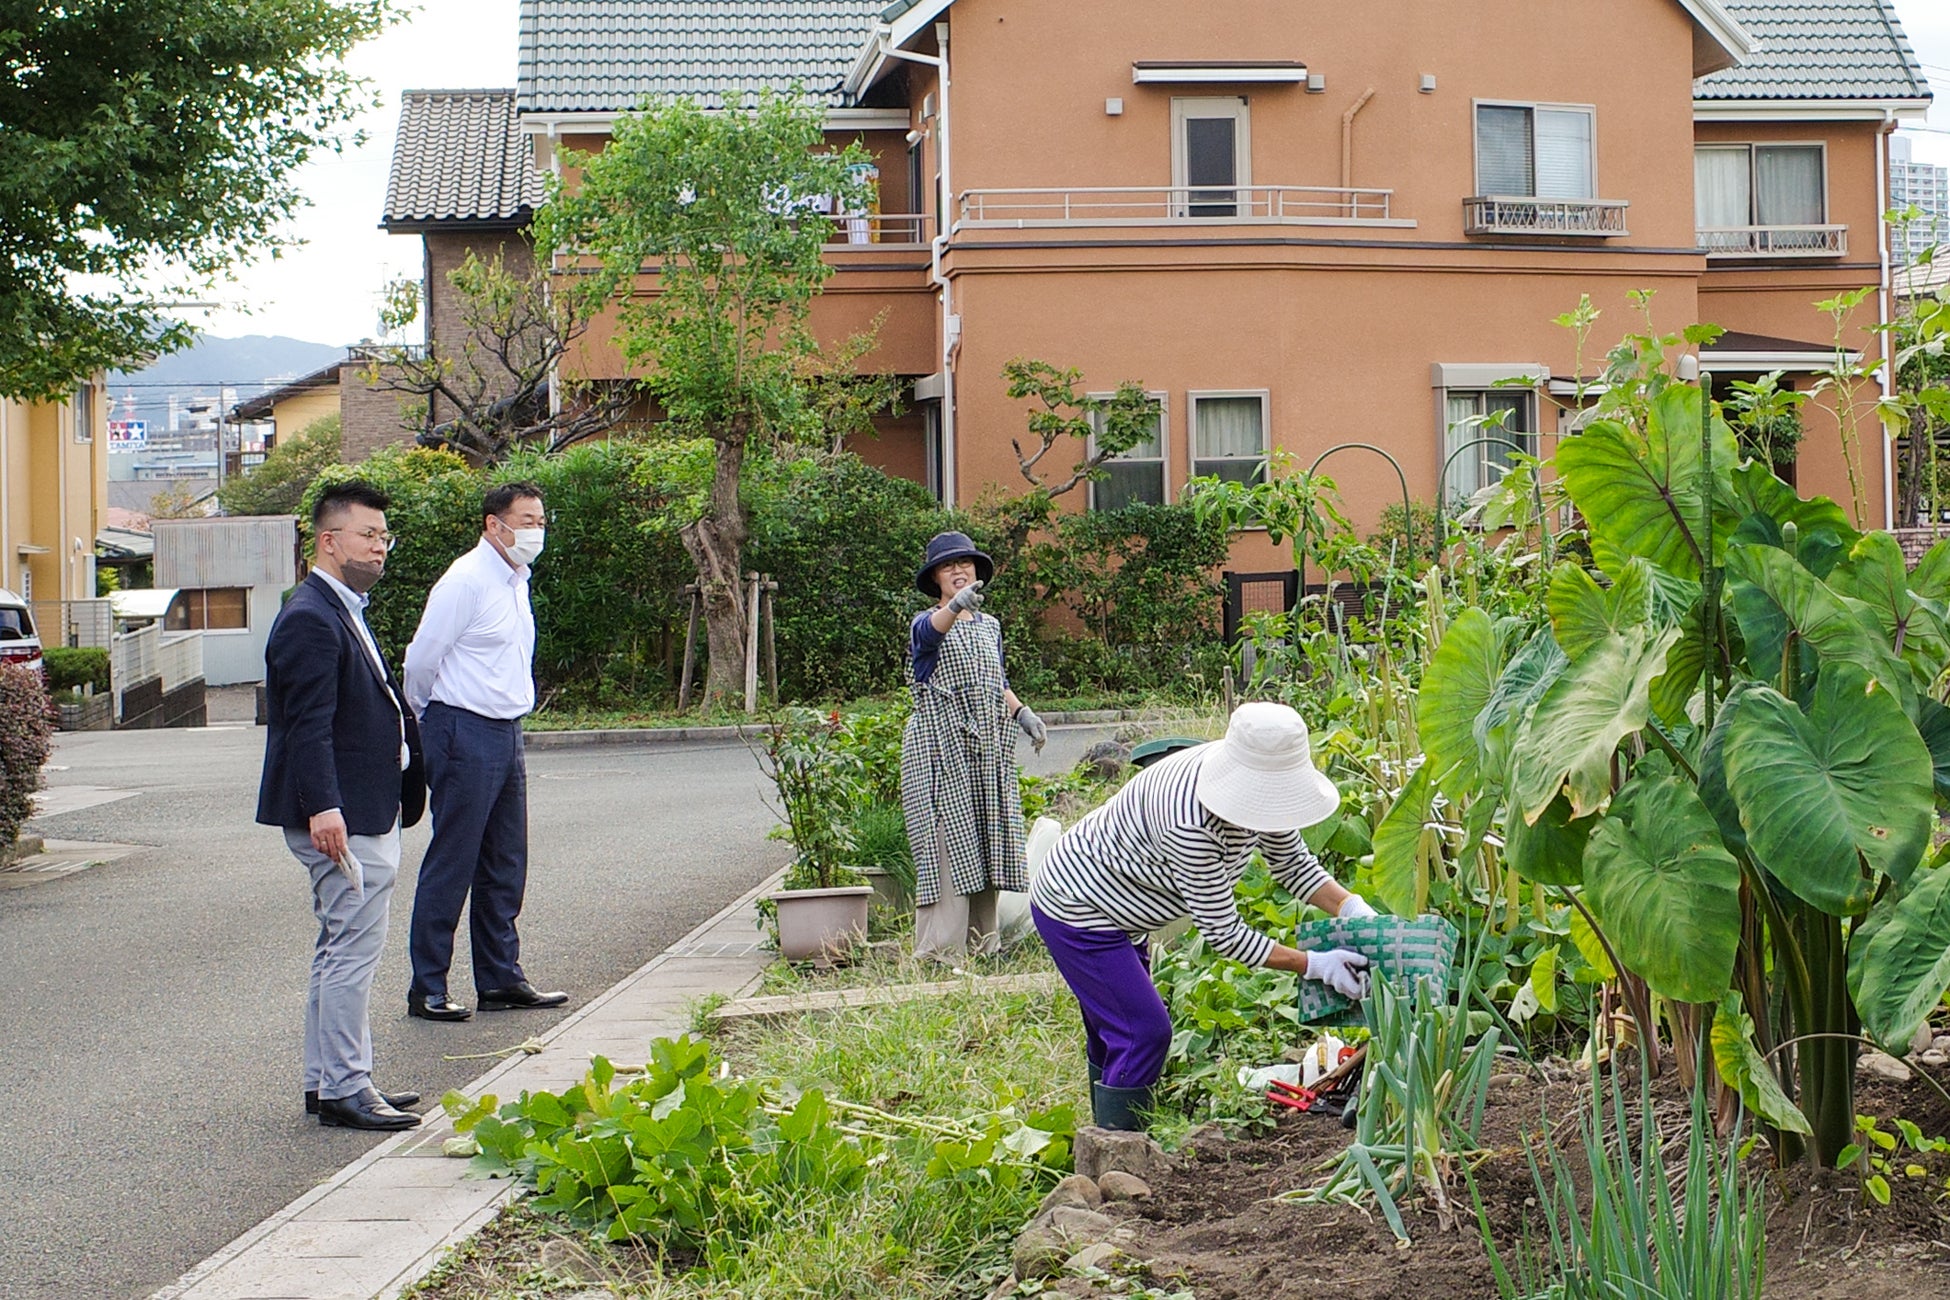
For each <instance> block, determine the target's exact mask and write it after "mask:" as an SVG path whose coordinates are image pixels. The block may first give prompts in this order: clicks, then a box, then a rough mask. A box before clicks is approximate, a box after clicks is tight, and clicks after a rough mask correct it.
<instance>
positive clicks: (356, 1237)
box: [149, 873, 783, 1300]
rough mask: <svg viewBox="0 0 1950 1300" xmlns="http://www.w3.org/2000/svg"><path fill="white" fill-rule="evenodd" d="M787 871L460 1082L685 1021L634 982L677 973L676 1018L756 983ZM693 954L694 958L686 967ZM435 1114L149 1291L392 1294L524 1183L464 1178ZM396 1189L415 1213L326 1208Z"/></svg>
mask: <svg viewBox="0 0 1950 1300" xmlns="http://www.w3.org/2000/svg"><path fill="white" fill-rule="evenodd" d="M782 876H783V873H777V874H774V875H772V876H769V877H767V878H766V879H765V880H764V881H762V882H760V883H759V884H758V885H757V886H756V887H754V888H752V889H751V890H749V891H747V892H746V893H745V894H744V895H742V896H741V897H739V898H738V899H737V900H736V901H734V902H733V903H731V904H730V905H729V906H727V907H725V908H723V909H721V910H720V911H719V912H717V913H716V914H715V915H713V916H712V917H710V918H709V919H708V920H706V921H704V922H703V923H702V924H700V925H698V926H697V927H696V928H694V929H693V930H691V932H690V933H688V934H686V935H685V936H684V937H683V938H681V939H679V940H678V941H677V942H676V943H674V944H672V945H671V946H670V947H668V948H666V949H664V950H663V951H662V952H660V953H658V954H656V955H655V956H653V957H651V958H650V959H649V960H648V961H647V962H645V963H644V964H643V965H642V966H639V967H638V968H637V969H636V970H635V971H633V972H631V973H630V974H629V975H626V976H624V977H623V979H621V980H619V981H618V982H617V983H616V984H614V985H612V986H611V987H610V988H608V989H607V990H605V991H604V992H602V993H599V994H597V995H596V996H595V997H593V998H591V999H590V1000H589V1001H588V1002H587V1003H585V1004H584V1005H583V1006H582V1007H580V1008H578V1009H577V1010H576V1011H575V1012H573V1013H572V1014H570V1015H568V1016H565V1017H564V1018H563V1019H562V1020H561V1021H559V1022H558V1023H557V1024H555V1025H554V1026H553V1027H551V1028H550V1029H549V1030H548V1031H547V1032H546V1033H544V1034H541V1035H539V1037H540V1038H541V1040H542V1042H543V1043H544V1044H546V1045H547V1046H548V1047H549V1048H551V1049H558V1048H559V1049H560V1050H552V1051H544V1052H542V1053H541V1054H539V1055H536V1056H526V1055H519V1054H518V1055H516V1056H514V1057H512V1058H510V1059H508V1060H505V1061H501V1062H498V1063H496V1064H495V1065H494V1066H493V1067H492V1068H491V1069H489V1070H488V1071H487V1072H486V1073H485V1074H482V1075H481V1076H480V1077H479V1078H476V1079H475V1080H473V1081H472V1082H470V1083H468V1084H467V1085H466V1086H464V1087H463V1088H461V1089H459V1091H461V1092H465V1093H468V1094H470V1095H476V1096H478V1095H479V1094H481V1093H483V1092H494V1093H497V1094H500V1095H503V1096H507V1095H512V1093H513V1092H516V1091H519V1090H520V1089H522V1088H531V1089H532V1088H535V1087H549V1088H562V1087H567V1086H568V1085H569V1083H570V1082H573V1080H568V1079H565V1078H564V1077H563V1076H564V1075H565V1074H566V1073H567V1072H568V1071H570V1070H572V1071H573V1073H574V1075H575V1076H576V1078H580V1077H581V1075H582V1073H583V1070H584V1069H585V1068H586V1066H587V1052H586V1045H588V1044H590V1043H591V1041H592V1039H593V1038H594V1037H595V1036H596V1035H597V1034H598V1033H600V1032H601V1031H603V1030H605V1029H606V1028H607V1029H609V1030H610V1031H611V1032H612V1033H615V1032H618V1029H619V1027H627V1032H628V1034H629V1035H630V1036H631V1037H632V1038H634V1037H637V1036H647V1035H648V1034H651V1033H656V1032H670V1033H676V1032H681V1031H682V1025H681V1023H680V1024H677V1025H673V1026H663V1027H652V1026H651V1024H650V1022H649V1021H647V1020H646V1019H645V1018H644V1011H643V1009H642V1008H641V1006H640V1005H638V1006H633V1005H630V1003H631V1002H632V1001H635V1002H638V1003H640V1002H641V999H632V996H631V995H633V994H636V993H637V992H638V991H639V986H642V985H644V984H645V982H646V981H648V980H655V979H657V978H658V977H659V976H665V977H668V976H678V977H679V978H675V979H669V980H668V981H667V982H668V984H669V985H671V986H672V989H671V990H670V991H671V992H672V993H674V996H670V997H667V998H665V999H664V1000H665V1001H667V1002H668V1003H669V1005H668V1006H667V1007H660V1008H656V1009H657V1010H658V1011H660V1012H667V1013H668V1014H669V1015H670V1016H672V1017H673V1018H680V1019H681V1018H683V1017H685V1016H687V1014H688V1009H689V1006H690V1004H691V1003H692V1002H693V1001H695V1000H696V999H697V998H698V997H700V996H702V995H704V994H707V993H711V992H724V993H729V994H731V995H732V996H738V995H739V994H742V993H745V992H747V991H749V990H750V989H752V988H754V987H756V986H757V984H758V982H759V980H760V978H761V977H762V976H763V974H764V968H765V966H766V965H767V964H768V963H769V962H770V960H771V954H770V953H759V952H757V951H756V949H757V939H756V936H757V934H758V931H757V930H756V929H755V928H754V927H753V926H752V925H751V920H750V918H751V916H752V914H753V908H754V905H755V904H756V902H757V900H758V899H759V898H760V897H762V896H763V895H765V894H766V893H768V892H770V891H771V890H773V889H776V888H777V887H778V883H779V881H780V879H781V878H782ZM719 930H724V931H725V932H726V933H727V934H730V935H735V936H736V940H737V941H736V942H734V941H731V940H728V939H722V938H714V937H713V933H712V932H713V931H719ZM748 937H749V942H746V941H745V940H746V939H747V938H748ZM734 950H736V951H734ZM686 966H693V967H694V968H695V969H694V970H692V971H688V972H687V971H686V969H685V968H686ZM727 967H730V969H727ZM747 968H748V969H747ZM686 975H688V978H683V977H684V976H686ZM726 976H732V977H733V978H731V979H726V978H725V977H726ZM619 1003H620V1004H622V1005H619ZM534 1076H539V1077H534ZM510 1084H512V1085H513V1086H512V1087H511V1086H509V1085H510ZM428 1121H429V1122H427V1123H425V1124H423V1125H422V1126H421V1127H419V1128H416V1129H410V1130H408V1131H407V1132H404V1133H400V1134H397V1135H395V1136H394V1137H391V1138H389V1139H387V1140H386V1141H384V1142H382V1143H380V1144H379V1145H378V1146H375V1147H373V1148H372V1149H371V1150H370V1151H368V1152H366V1153H365V1154H364V1155H362V1156H360V1157H359V1158H358V1159H357V1160H355V1161H353V1162H352V1163H351V1164H349V1165H347V1166H346V1167H345V1168H344V1169H342V1170H340V1171H339V1172H338V1173H337V1174H336V1175H334V1176H333V1177H332V1178H330V1179H328V1180H327V1181H326V1182H324V1183H321V1184H320V1185H319V1186H317V1187H314V1188H312V1189H311V1190H310V1191H308V1192H306V1193H304V1194H303V1195H302V1196H300V1197H298V1198H297V1199H296V1200H294V1201H292V1202H291V1203H290V1204H289V1205H287V1206H285V1207H284V1208H283V1209H281V1210H278V1211H277V1212H275V1213H274V1214H272V1215H271V1216H270V1217H268V1218H266V1219H265V1220H264V1221H263V1222H261V1223H259V1224H257V1225H256V1226H255V1227H253V1228H250V1229H249V1230H247V1231H246V1232H244V1233H243V1234H242V1235H241V1236H239V1237H238V1238H237V1239H236V1240H235V1241H232V1242H231V1243H230V1244H229V1245H227V1246H225V1247H223V1248H222V1249H221V1250H219V1251H217V1252H216V1253H215V1254H213V1255H211V1256H210V1257H209V1258H208V1259H205V1260H204V1261H203V1262H202V1263H200V1264H198V1265H197V1266H196V1267H194V1268H192V1269H191V1270H190V1271H189V1272H187V1273H185V1274H184V1275H183V1276H182V1277H181V1278H179V1279H177V1280H176V1281H175V1282H173V1283H171V1284H169V1285H168V1286H165V1287H163V1288H162V1289H160V1290H158V1291H156V1292H154V1293H153V1294H152V1295H151V1296H150V1297H149V1300H266V1298H269V1297H277V1298H279V1300H393V1298H394V1297H397V1296H398V1295H399V1294H400V1292H401V1291H403V1290H405V1289H406V1288H407V1287H409V1286H411V1285H412V1284H413V1283H414V1282H416V1281H418V1280H419V1279H420V1278H421V1277H423V1276H424V1275H425V1274H426V1273H427V1272H428V1271H430V1270H431V1269H432V1268H433V1267H434V1265H435V1264H437V1263H438V1262H439V1261H440V1260H441V1259H442V1258H444V1257H445V1256H446V1254H447V1252H448V1251H449V1250H450V1249H451V1248H452V1247H454V1246H456V1245H459V1244H460V1243H461V1242H463V1241H466V1240H467V1239H468V1238H470V1237H472V1236H473V1235H474V1234H475V1233H477V1232H479V1231H480V1230H481V1229H482V1228H483V1227H485V1226H486V1225H487V1223H488V1222H489V1221H490V1220H491V1219H493V1218H494V1216H495V1215H497V1214H499V1213H500V1211H501V1208H502V1207H503V1205H505V1204H506V1203H507V1202H508V1201H510V1200H512V1199H514V1196H515V1194H516V1192H517V1191H518V1189H519V1185H518V1184H517V1183H515V1182H514V1181H512V1180H499V1181H495V1182H492V1183H491V1182H489V1181H488V1180H484V1179H463V1177H462V1174H463V1172H464V1170H465V1168H466V1164H467V1162H465V1161H462V1160H455V1159H451V1158H448V1157H445V1156H443V1155H442V1154H441V1149H440V1144H441V1142H442V1140H443V1139H445V1138H447V1137H451V1136H453V1126H452V1121H450V1120H449V1119H448V1118H447V1117H446V1115H445V1114H444V1113H443V1112H442V1111H441V1110H440V1108H439V1106H438V1105H437V1104H436V1105H435V1106H434V1107H433V1109H432V1110H430V1111H429V1112H428ZM388 1197H391V1198H393V1199H394V1200H395V1201H396V1202H397V1201H400V1200H404V1201H406V1202H407V1203H409V1204H411V1206H412V1210H411V1211H410V1217H408V1216H406V1215H389V1214H386V1213H385V1212H384V1211H383V1209H379V1208H375V1209H372V1210H371V1211H370V1212H369V1213H367V1212H363V1211H360V1212H355V1213H349V1214H343V1215H341V1216H340V1217H337V1218H334V1217H332V1215H331V1214H330V1212H329V1205H330V1203H331V1202H332V1201H333V1200H334V1198H336V1199H337V1201H339V1202H353V1203H354V1204H353V1205H351V1206H348V1207H347V1208H349V1209H353V1210H355V1211H358V1210H359V1209H360V1207H361V1206H364V1205H365V1204H367V1202H368V1201H370V1202H372V1203H374V1204H377V1203H378V1202H380V1201H383V1200H385V1199H386V1198H388ZM347 1246H352V1247H356V1248H357V1250H356V1253H351V1252H348V1251H347V1249H346V1247H347ZM382 1256H383V1258H380V1257H382Z"/></svg>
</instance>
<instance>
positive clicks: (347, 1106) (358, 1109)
mask: <svg viewBox="0 0 1950 1300" xmlns="http://www.w3.org/2000/svg"><path fill="white" fill-rule="evenodd" d="M318 1123H319V1125H320V1126H321V1127H323V1128H361V1129H369V1130H373V1131H376V1132H394V1131H397V1130H399V1129H404V1128H418V1127H419V1124H420V1117H419V1116H418V1115H415V1114H413V1113H412V1112H410V1111H404V1110H394V1109H393V1108H392V1107H391V1106H388V1105H387V1104H386V1099H385V1098H384V1097H382V1096H380V1095H379V1092H378V1090H377V1089H374V1088H367V1089H365V1090H364V1091H362V1092H359V1093H355V1094H354V1095H353V1096H350V1097H335V1098H321V1099H320V1101H319V1103H318Z"/></svg>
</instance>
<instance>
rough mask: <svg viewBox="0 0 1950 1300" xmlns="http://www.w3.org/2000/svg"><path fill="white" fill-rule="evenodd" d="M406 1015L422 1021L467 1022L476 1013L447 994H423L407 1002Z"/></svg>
mask: <svg viewBox="0 0 1950 1300" xmlns="http://www.w3.org/2000/svg"><path fill="white" fill-rule="evenodd" d="M406 1014H407V1015H409V1016H418V1017H419V1018H420V1019H422V1020H465V1019H467V1018H468V1017H469V1016H471V1015H473V1014H474V1012H473V1011H472V1010H471V1009H469V1008H467V1007H464V1006H462V1005H461V1004H460V1003H458V1002H456V1001H454V1000H453V999H452V998H450V997H448V996H447V995H446V994H445V993H423V994H418V995H416V996H414V997H410V998H408V999H407V1000H406Z"/></svg>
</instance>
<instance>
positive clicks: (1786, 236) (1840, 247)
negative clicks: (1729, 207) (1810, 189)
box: [1699, 226, 1848, 257]
mask: <svg viewBox="0 0 1950 1300" xmlns="http://www.w3.org/2000/svg"><path fill="white" fill-rule="evenodd" d="M1699 246H1700V251H1701V252H1703V253H1705V254H1706V255H1707V256H1708V257H1840V256H1842V255H1843V254H1845V253H1847V252H1848V227H1847V226H1706V227H1702V228H1701V230H1700V232H1699Z"/></svg>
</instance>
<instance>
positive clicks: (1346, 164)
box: [1341, 86, 1374, 190]
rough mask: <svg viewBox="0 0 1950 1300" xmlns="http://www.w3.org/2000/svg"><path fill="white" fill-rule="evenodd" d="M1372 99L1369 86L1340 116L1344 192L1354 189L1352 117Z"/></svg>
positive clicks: (1342, 184) (1371, 88)
mask: <svg viewBox="0 0 1950 1300" xmlns="http://www.w3.org/2000/svg"><path fill="white" fill-rule="evenodd" d="M1373 98H1374V87H1373V86H1369V87H1368V88H1367V89H1366V90H1364V91H1362V92H1361V98H1359V99H1357V100H1355V101H1354V103H1353V104H1352V105H1351V106H1350V107H1349V108H1348V110H1347V112H1345V113H1342V114H1341V188H1342V189H1344V190H1351V189H1353V188H1354V115H1355V114H1356V113H1358V112H1360V111H1361V110H1362V109H1364V108H1366V107H1367V106H1368V101H1369V100H1371V99H1373Z"/></svg>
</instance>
